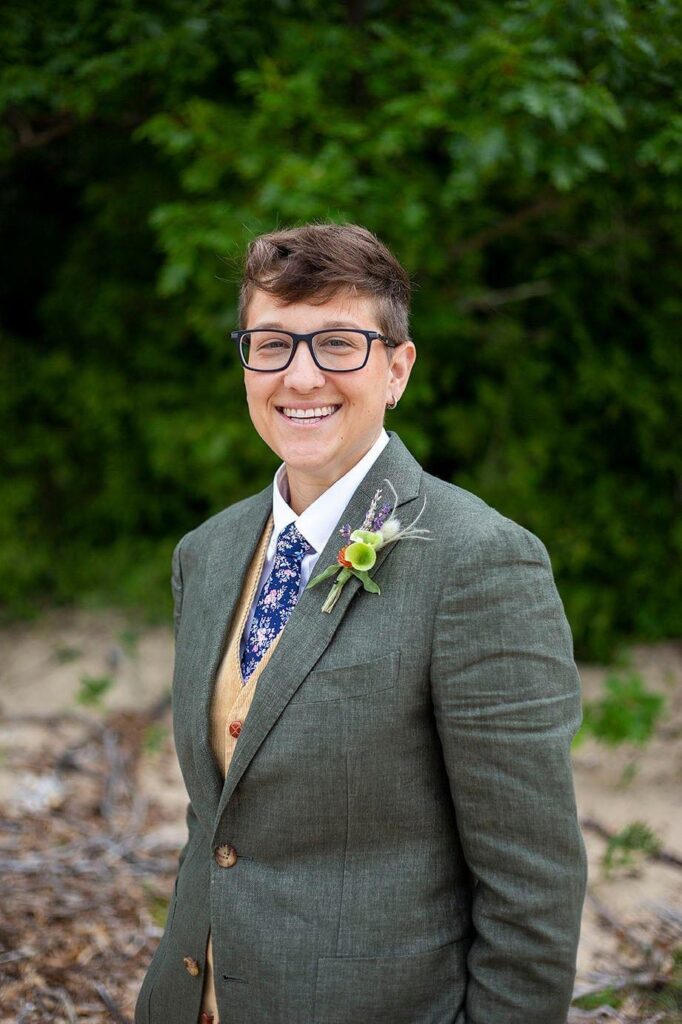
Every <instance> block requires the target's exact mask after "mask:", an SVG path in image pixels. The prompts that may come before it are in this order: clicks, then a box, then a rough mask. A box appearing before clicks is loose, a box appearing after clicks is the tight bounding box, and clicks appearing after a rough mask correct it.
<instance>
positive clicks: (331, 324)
mask: <svg viewBox="0 0 682 1024" xmlns="http://www.w3.org/2000/svg"><path fill="white" fill-rule="evenodd" d="M341 327H351V328H352V327H355V329H356V330H358V331H361V330H362V329H363V328H362V327H360V325H359V324H354V323H353V322H352V321H351V320H346V321H343V322H342V321H341V320H325V321H324V323H323V324H322V325H321V326H320V327H318V328H317V330H318V331H326V330H330V329H336V330H338V329H339V328H341ZM249 330H251V331H261V330H264V331H286V330H287V328H286V327H284V326H283V325H282V324H280V323H267V324H256V326H255V327H250V328H249ZM290 333H293V334H295V333H296V331H293V332H290Z"/></svg>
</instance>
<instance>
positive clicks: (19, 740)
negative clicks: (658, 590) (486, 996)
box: [0, 611, 682, 981]
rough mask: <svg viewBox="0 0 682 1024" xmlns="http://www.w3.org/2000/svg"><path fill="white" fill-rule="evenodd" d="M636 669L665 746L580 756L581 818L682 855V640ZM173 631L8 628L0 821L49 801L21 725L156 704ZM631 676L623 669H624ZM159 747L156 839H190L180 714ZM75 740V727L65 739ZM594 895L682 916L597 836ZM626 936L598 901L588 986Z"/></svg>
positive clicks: (624, 906) (152, 795) (121, 625)
mask: <svg viewBox="0 0 682 1024" xmlns="http://www.w3.org/2000/svg"><path fill="white" fill-rule="evenodd" d="M627 656H628V658H629V660H630V664H631V667H632V669H634V670H636V671H638V672H640V673H641V675H642V676H643V677H644V679H645V681H646V683H647V685H648V687H649V688H650V689H651V690H654V691H656V692H658V693H661V694H663V695H664V696H665V699H666V710H665V714H664V715H663V716H662V718H661V721H660V722H659V725H658V727H657V730H656V734H655V736H654V737H653V739H652V740H651V741H650V742H649V743H648V744H647V745H646V746H644V747H643V748H638V747H635V746H633V745H630V744H628V745H627V746H621V747H618V748H607V747H604V746H603V745H601V744H598V743H596V742H594V741H592V740H589V741H586V742H585V743H584V744H583V745H582V746H580V747H579V748H578V749H577V750H576V751H575V753H574V770H575V785H576V793H577V798H578V806H579V813H580V816H581V820H585V819H588V818H589V819H596V820H597V821H598V822H599V823H601V824H602V825H603V826H604V827H605V828H607V829H608V830H609V831H614V832H617V831H619V830H620V829H622V828H623V827H624V826H626V825H628V824H630V823H632V822H634V821H642V822H645V823H646V824H647V825H649V826H650V828H652V829H653V830H654V832H655V833H656V835H657V836H658V837H659V839H660V840H661V841H662V843H663V846H664V848H665V849H666V850H668V851H670V852H672V853H675V854H676V855H677V856H678V857H679V856H682V813H681V811H682V787H681V786H680V781H681V780H682V745H681V744H680V742H679V740H680V737H681V736H682V642H670V643H664V644H657V645H651V646H635V647H632V648H631V649H630V650H629V651H628V652H627ZM172 665H173V644H172V634H171V632H170V630H169V629H168V628H166V627H154V628H148V627H147V628H140V627H138V626H136V625H135V624H134V623H133V624H131V621H130V620H129V619H127V618H126V617H125V616H124V615H123V614H119V613H113V612H107V613H102V612H96V613H95V612H85V611H80V612H71V611H69V612H52V613H49V614H47V615H46V616H45V617H44V618H42V619H41V620H40V621H39V622H37V623H27V624H20V625H14V626H12V627H11V628H7V629H4V630H0V712H1V713H2V717H0V814H1V813H2V808H3V805H4V806H8V805H14V807H15V808H16V807H17V806H18V805H19V806H21V805H22V803H23V805H25V806H28V804H29V803H30V801H31V799H33V798H35V799H40V796H41V792H43V790H41V786H42V785H43V784H44V782H45V780H43V781H42V783H41V780H40V778H39V777H36V775H35V774H33V775H31V774H27V773H25V772H23V773H22V772H18V771H17V770H16V769H15V768H14V767H13V761H15V760H16V758H15V757H14V754H15V753H16V752H17V751H18V750H20V749H23V750H25V749H26V748H30V747H31V746H32V745H35V746H36V747H38V746H40V745H41V744H44V742H45V731H46V730H45V727H44V726H43V725H40V724H34V723H16V722H12V721H11V718H13V717H14V716H15V715H21V714H39V715H47V714H49V713H52V712H61V711H65V710H73V709H79V710H80V711H81V712H83V713H85V714H87V715H92V716H94V717H97V716H98V715H99V716H101V714H102V710H104V711H109V710H114V709H119V710H122V709H128V708H139V707H145V706H148V705H150V704H152V703H153V702H154V701H155V700H156V699H157V698H159V697H160V696H162V695H163V694H164V693H167V692H169V688H170V681H171V677H172ZM579 669H580V674H581V678H582V680H583V689H584V696H585V698H586V699H594V698H595V697H597V696H599V694H600V691H601V686H602V683H603V680H604V677H605V676H606V675H607V674H608V673H609V672H612V671H614V670H613V669H605V668H603V667H600V666H594V665H582V664H581V665H579ZM618 671H622V670H618ZM88 676H89V677H95V678H101V677H103V676H108V677H109V678H110V679H111V680H112V681H113V685H112V686H111V688H110V689H109V690H108V691H107V693H106V694H105V695H104V697H103V699H102V702H101V710H97V709H94V710H93V709H88V708H84V707H83V705H81V704H79V703H77V700H76V698H77V695H78V694H79V692H80V691H81V690H82V688H83V685H84V684H83V683H82V680H83V678H84V677H88ZM160 724H161V725H162V726H163V728H164V729H165V735H164V736H162V739H161V743H160V745H159V747H158V749H155V750H152V751H147V752H144V753H143V755H142V757H141V760H140V763H139V777H138V782H139V787H140V792H141V793H142V794H143V796H144V797H145V798H146V799H147V800H148V801H150V802H151V803H156V804H158V805H159V808H160V811H161V813H160V814H159V821H160V824H159V825H158V826H155V834H158V835H159V836H160V837H163V838H164V839H167V840H169V841H172V842H177V847H178V850H179V849H180V848H181V846H182V845H183V843H184V840H185V824H184V814H185V806H186V794H185V789H184V785H183V782H182V778H181V775H180V770H179V767H178V765H177V761H176V758H175V753H174V750H173V744H172V735H171V719H170V712H168V713H167V714H166V715H165V716H164V717H163V719H162V720H161V722H160ZM67 738H68V726H67V727H65V729H64V731H63V739H64V741H66V739H67ZM585 841H586V845H587V849H588V854H589V861H590V889H591V891H592V892H593V893H594V894H595V895H596V896H597V897H598V898H599V899H600V900H601V901H602V902H603V903H604V904H605V905H606V906H607V907H608V908H609V909H610V910H611V911H612V912H614V913H615V914H617V915H618V917H619V918H620V919H621V920H622V921H624V922H625V923H626V924H628V925H629V926H632V927H633V928H635V929H636V928H638V927H644V928H646V926H647V922H648V923H649V925H651V922H653V921H654V920H655V917H654V915H655V911H656V907H657V906H658V905H665V906H668V907H670V906H673V907H676V908H677V909H678V911H680V912H682V870H680V869H679V868H676V867H674V866H668V865H666V864H661V863H658V862H655V861H652V860H647V861H646V862H642V863H641V864H639V865H638V866H636V867H635V868H634V869H633V870H631V871H629V872H628V873H624V872H623V871H621V872H620V873H618V874H617V875H615V876H614V877H610V878H609V877H606V876H605V875H604V872H603V870H602V868H601V865H600V860H601V857H602V854H603V852H604V849H605V841H604V840H603V839H602V838H600V837H599V836H598V835H595V834H594V833H593V832H592V831H590V830H587V829H586V830H585ZM616 942H617V940H616V938H615V936H614V935H613V933H612V932H609V931H608V930H606V931H605V930H604V928H603V927H601V926H600V924H599V922H598V920H597V917H596V912H595V909H594V906H593V904H592V903H591V901H590V900H588V901H587V902H586V905H585V912H584V918H583V929H582V936H581V944H580V950H579V957H578V980H579V981H580V980H581V979H587V977H588V975H589V972H590V971H591V970H592V969H594V968H595V967H603V968H606V969H607V970H608V968H609V965H612V964H613V963H614V962H615V959H616V956H617V946H616Z"/></svg>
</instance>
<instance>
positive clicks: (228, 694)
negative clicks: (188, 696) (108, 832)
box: [201, 515, 282, 1024]
mask: <svg viewBox="0 0 682 1024" xmlns="http://www.w3.org/2000/svg"><path fill="white" fill-rule="evenodd" d="M272 530H273V519H272V515H270V516H269V518H268V521H267V523H266V524H265V529H264V530H263V533H262V535H261V538H260V541H259V542H258V546H257V547H256V552H255V554H254V557H253V560H252V562H251V565H250V566H249V569H248V572H247V574H246V578H245V580H244V586H243V588H242V593H241V596H240V598H239V602H238V604H237V608H236V610H235V613H234V617H233V619H232V623H231V626H230V630H229V634H228V638H227V645H226V647H225V653H224V655H223V660H222V662H221V665H220V668H219V670H218V673H217V675H216V682H215V687H214V690H213V697H212V700H211V723H210V727H211V728H210V735H211V747H212V749H213V754H214V756H215V759H216V762H217V764H218V766H219V767H220V771H221V773H222V776H223V778H225V776H226V775H227V769H228V768H229V767H230V761H231V760H232V755H233V754H234V749H235V746H236V745H237V739H238V736H239V731H240V728H241V725H242V723H243V722H244V719H245V718H246V716H247V714H248V713H249V707H250V706H251V700H252V699H253V694H254V690H255V688H256V683H257V682H258V677H259V676H260V674H261V672H262V671H263V669H264V668H265V666H266V665H267V663H268V661H269V660H270V657H271V656H272V653H273V651H274V650H275V647H276V646H277V643H278V641H279V638H280V636H281V635H282V634H281V633H280V634H279V636H278V637H277V638H276V639H275V640H274V641H273V643H272V644H271V645H270V647H269V648H268V650H267V651H266V653H265V655H264V656H263V658H262V659H261V660H260V662H259V663H258V665H257V666H256V668H255V670H254V672H253V673H252V675H251V676H250V677H249V681H248V683H247V684H246V685H243V684H242V673H241V664H240V657H239V643H240V639H241V636H242V633H243V632H244V627H245V626H246V620H247V618H248V615H249V610H250V609H251V605H252V603H253V601H254V598H255V597H256V588H257V587H258V581H259V580H260V575H261V572H262V570H263V564H264V562H265V555H266V554H267V550H268V544H269V543H270V537H271V536H272ZM201 1010H202V1011H207V1012H208V1013H212V1014H213V1018H214V1022H215V1024H218V1005H217V1002H216V995H215V988H214V983H213V950H212V946H211V933H210V931H209V935H208V942H207V945H206V970H205V971H204V987H203V992H202V997H201Z"/></svg>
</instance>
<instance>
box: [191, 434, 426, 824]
mask: <svg viewBox="0 0 682 1024" xmlns="http://www.w3.org/2000/svg"><path fill="white" fill-rule="evenodd" d="M388 434H389V441H388V444H387V445H386V446H385V448H384V449H383V451H382V452H381V453H380V455H379V456H378V458H377V459H376V461H375V462H374V463H373V465H372V466H371V467H370V469H369V471H368V472H367V474H366V476H365V477H364V478H363V479H362V481H361V482H360V484H359V485H358V487H357V489H356V490H355V492H354V493H353V495H352V496H351V499H350V501H349V502H348V504H347V505H346V507H345V509H344V510H343V512H342V514H341V516H340V518H339V520H338V522H337V524H336V527H335V528H334V530H333V531H332V533H331V536H330V537H329V540H328V541H327V544H326V546H325V547H324V549H323V551H322V552H321V554H320V557H319V559H318V561H317V562H316V564H315V569H314V570H313V575H315V573H316V572H321V571H322V569H324V568H326V566H327V565H330V564H331V563H332V562H334V561H335V560H336V556H337V554H338V550H339V547H340V546H341V543H342V542H341V540H340V538H339V530H340V529H341V527H342V526H343V525H344V524H345V523H349V524H350V525H351V527H352V528H353V529H356V528H357V527H358V526H359V525H360V524H361V523H362V521H363V519H364V516H365V513H366V512H367V509H368V507H369V504H370V502H371V500H372V498H373V496H374V494H375V492H376V491H377V490H378V489H379V487H382V486H383V487H384V493H383V497H384V498H386V499H387V500H390V499H391V497H392V496H391V492H390V490H389V489H388V488H387V487H386V486H385V484H384V479H388V480H390V482H391V483H392V485H393V487H394V488H395V490H396V492H397V495H398V502H397V506H396V508H401V507H402V506H405V505H407V504H409V503H410V502H413V501H415V499H416V498H417V497H418V495H419V487H420V481H421V476H422V473H423V470H422V468H421V466H420V465H419V463H418V462H417V461H416V459H415V458H414V457H413V456H412V454H411V453H410V452H409V451H408V449H407V448H406V447H405V445H404V444H403V442H402V441H401V439H400V437H399V436H398V435H397V434H396V433H395V431H393V430H390V431H388ZM272 487H273V483H272V482H271V483H270V484H268V486H267V487H265V488H264V489H263V490H262V491H260V492H259V493H258V494H256V495H254V496H253V497H252V498H250V499H247V500H246V501H245V502H243V503H241V507H240V510H239V514H238V516H237V518H236V520H235V519H234V518H231V517H226V518H225V520H224V521H223V525H222V527H220V528H218V529H216V530H215V532H214V534H213V536H212V538H211V542H210V550H209V556H208V562H207V563H206V574H205V588H204V589H205V601H202V609H203V619H204V630H205V633H204V635H205V639H206V643H205V644H204V645H203V648H202V655H203V657H202V662H201V664H198V663H197V664H195V665H194V666H192V674H193V676H194V681H195V682H194V685H195V687H196V693H195V701H194V703H195V707H196V709H197V717H196V720H195V722H194V728H193V734H194V740H193V742H194V760H195V766H196V769H197V772H198V774H199V778H200V780H201V781H202V784H203V786H204V789H205V795H206V797H207V798H208V799H209V800H210V803H211V808H215V811H216V813H215V817H214V818H213V827H214V837H215V829H217V828H218V825H219V822H220V818H221V815H222V813H223V811H224V809H225V807H226V805H227V803H228V801H229V799H230V797H231V795H232V793H233V792H234V789H235V786H236V785H237V783H238V782H239V780H240V779H241V777H242V775H243V774H244V772H245V771H246V769H247V767H248V765H249V763H250V762H251V760H252V758H253V757H254V755H255V754H256V752H257V750H258V748H259V747H260V745H261V744H262V742H263V740H264V739H265V737H266V736H267V734H268V732H269V731H270V729H271V728H272V727H273V725H274V724H275V722H276V720H277V718H278V717H279V715H280V714H281V712H282V710H283V709H284V707H285V706H286V704H287V703H288V701H289V700H291V697H292V696H293V694H294V693H295V692H296V690H297V689H298V687H299V686H300V685H301V683H302V682H303V680H304V679H305V677H306V676H307V674H308V673H309V672H310V671H311V669H312V668H313V667H314V665H315V663H316V662H317V661H318V659H319V658H320V657H321V655H322V654H323V653H324V651H325V650H326V648H327V647H328V646H329V644H330V643H331V642H332V640H333V637H334V633H335V632H336V630H337V628H338V626H339V623H340V622H341V620H342V618H343V616H344V614H345V612H346V610H347V608H348V606H349V605H350V603H351V601H352V600H353V599H354V597H355V595H356V593H357V592H358V590H362V584H361V582H360V580H358V579H357V577H355V576H351V577H350V579H349V580H348V581H347V582H346V584H345V586H344V587H343V590H342V591H341V595H340V597H339V599H338V601H337V602H336V605H335V606H334V608H333V609H332V611H331V613H325V612H322V611H321V607H322V603H323V601H324V598H325V596H326V594H327V591H328V589H329V586H331V581H330V582H329V583H327V582H325V583H322V584H320V585H319V586H317V587H314V588H313V589H312V590H304V591H303V592H302V593H301V595H300V597H299V599H298V602H297V604H296V605H295V607H294V609H293V611H292V613H291V615H290V617H289V620H288V622H287V624H286V627H285V630H284V633H283V635H282V637H281V639H280V641H279V643H278V644H277V647H276V648H275V650H274V652H273V654H272V657H271V658H270V660H269V661H268V664H267V665H266V666H265V668H264V669H263V672H262V673H261V675H260V676H259V678H258V680H257V683H256V689H255V692H254V695H253V699H252V702H251V705H250V708H249V713H248V715H247V717H246V719H245V721H244V726H243V728H242V731H241V734H240V737H239V742H238V744H237V746H236V748H235V752H234V755H233V757H232V761H231V762H230V767H229V770H228V773H227V777H226V779H225V781H224V784H223V780H222V777H221V775H220V772H219V770H218V766H217V765H216V762H215V759H214V757H213V754H212V751H211V748H210V739H209V715H210V701H211V695H212V690H213V685H214V680H215V676H216V672H217V670H218V668H219V664H220V660H221V656H222V652H223V648H224V645H225V640H226V637H227V633H228V627H229V625H230V622H231V619H232V616H233V614H234V611H235V608H236V605H237V602H238V599H239V595H240V593H241V589H242V584H243V580H244V578H245V575H246V572H247V569H248V566H249V564H250V562H251V559H252V558H253V555H254V552H255V548H256V545H257V543H258V540H259V538H260V536H261V534H262V531H263V529H264V528H265V525H266V523H267V521H268V518H269V516H270V514H271V511H272ZM409 515H412V511H411V510H410V512H409ZM414 515H416V511H415V512H414ZM407 517H408V516H406V515H405V514H404V515H403V517H402V518H403V519H405V518H407ZM412 517H413V516H412ZM397 546H398V545H397V544H389V545H387V546H386V547H385V548H382V549H381V550H380V551H379V552H378V553H377V559H376V563H375V566H374V568H373V569H372V575H374V574H375V573H376V571H377V570H378V569H379V567H380V566H381V564H382V562H383V561H384V560H385V559H386V558H389V557H390V555H391V553H392V551H393V549H394V548H395V547H397ZM227 552H229V554H230V556H229V557H226V553H227ZM368 596H369V597H370V600H368V601H367V614H368V616H369V617H371V616H372V615H376V614H381V609H379V607H377V605H376V604H375V603H374V602H375V601H376V600H377V599H376V598H374V597H373V595H368ZM379 600H380V599H379ZM370 621H371V618H370Z"/></svg>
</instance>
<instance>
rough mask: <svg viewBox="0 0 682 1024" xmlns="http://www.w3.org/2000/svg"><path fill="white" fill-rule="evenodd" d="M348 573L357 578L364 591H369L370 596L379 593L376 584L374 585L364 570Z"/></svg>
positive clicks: (353, 570) (352, 570) (354, 570)
mask: <svg viewBox="0 0 682 1024" xmlns="http://www.w3.org/2000/svg"><path fill="white" fill-rule="evenodd" d="M350 571H351V572H352V573H353V575H354V576H357V578H358V579H359V580H361V581H362V585H363V587H364V588H365V590H369V592H370V593H371V594H380V593H381V590H380V589H379V585H378V583H375V582H374V580H373V579H372V578H371V577H370V576H369V575H368V574H367V572H366V571H365V570H363V569H351V570H350Z"/></svg>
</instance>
